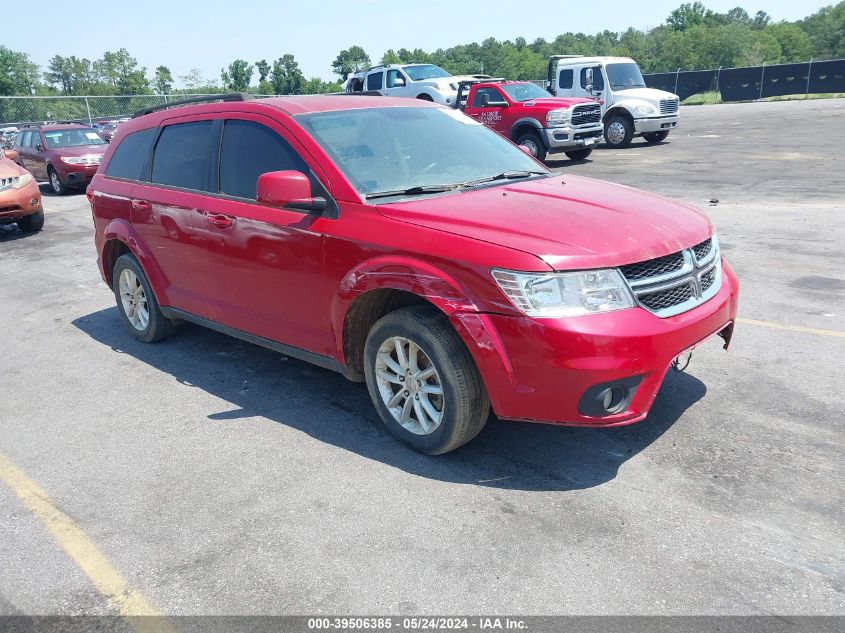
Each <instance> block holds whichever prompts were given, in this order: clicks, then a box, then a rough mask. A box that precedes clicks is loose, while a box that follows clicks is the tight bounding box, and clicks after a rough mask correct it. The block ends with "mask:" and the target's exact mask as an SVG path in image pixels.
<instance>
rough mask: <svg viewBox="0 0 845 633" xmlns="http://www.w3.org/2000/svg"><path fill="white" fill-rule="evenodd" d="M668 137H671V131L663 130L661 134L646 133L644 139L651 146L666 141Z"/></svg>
mask: <svg viewBox="0 0 845 633" xmlns="http://www.w3.org/2000/svg"><path fill="white" fill-rule="evenodd" d="M667 136H669V130H662V131H660V132H645V133H644V134H643V139H644V140H645V142H646V143H648V144H649V145H654V144H655V143H660V142H661V141H665V140H666V137H667Z"/></svg>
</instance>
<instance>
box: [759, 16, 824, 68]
mask: <svg viewBox="0 0 845 633" xmlns="http://www.w3.org/2000/svg"><path fill="white" fill-rule="evenodd" d="M766 31H767V32H768V33H770V34H771V35H772V36H773V37H774V38H775V39H776V40H777V42H778V44H779V45H780V49H781V54H780V59H779V60H778V61H780V62H803V61H807V60H808V59H810V58H811V57H812V56H813V42H812V41H811V40H810V36H809V35H807V34H806V33H805V32H804V31H802V30H801V27H799V26H798V25H797V24H794V23H791V22H778V23H777V24H772V25H770V26H768V27H766Z"/></svg>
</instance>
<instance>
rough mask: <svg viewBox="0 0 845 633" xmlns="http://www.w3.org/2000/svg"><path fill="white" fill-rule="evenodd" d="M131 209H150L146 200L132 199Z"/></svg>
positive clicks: (146, 210)
mask: <svg viewBox="0 0 845 633" xmlns="http://www.w3.org/2000/svg"><path fill="white" fill-rule="evenodd" d="M132 210H133V211H143V212H144V213H146V212H148V211H149V210H150V203H149V202H147V201H146V200H133V201H132Z"/></svg>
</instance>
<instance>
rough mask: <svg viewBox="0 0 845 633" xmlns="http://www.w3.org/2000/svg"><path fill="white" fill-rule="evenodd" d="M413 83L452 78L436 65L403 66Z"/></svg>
mask: <svg viewBox="0 0 845 633" xmlns="http://www.w3.org/2000/svg"><path fill="white" fill-rule="evenodd" d="M402 70H404V71H405V72H406V73H407V75H408V77H410V78H411V81H422V80H424V79H437V78H438V77H451V76H452V75H450V74H449V73H447V72H446V71H445V70H443V69H442V68H440V66H435V65H434V64H420V65H419V66H402Z"/></svg>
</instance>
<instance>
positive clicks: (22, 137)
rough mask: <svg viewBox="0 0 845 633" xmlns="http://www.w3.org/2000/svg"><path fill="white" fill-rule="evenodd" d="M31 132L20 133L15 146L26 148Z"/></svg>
mask: <svg viewBox="0 0 845 633" xmlns="http://www.w3.org/2000/svg"><path fill="white" fill-rule="evenodd" d="M29 135H30V132H18V138H17V139H15V145H17V146H18V147H26V144H27V143H28V142H29Z"/></svg>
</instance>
